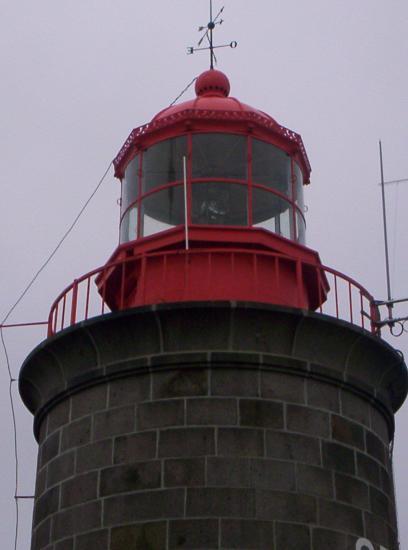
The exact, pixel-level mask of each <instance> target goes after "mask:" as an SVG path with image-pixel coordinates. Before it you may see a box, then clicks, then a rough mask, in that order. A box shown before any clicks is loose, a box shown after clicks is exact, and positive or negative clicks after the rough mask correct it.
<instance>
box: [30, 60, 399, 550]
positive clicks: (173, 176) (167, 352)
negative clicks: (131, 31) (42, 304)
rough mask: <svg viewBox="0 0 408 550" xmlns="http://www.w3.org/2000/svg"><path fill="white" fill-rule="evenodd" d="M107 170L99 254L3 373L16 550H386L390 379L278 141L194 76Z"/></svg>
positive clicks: (391, 512) (389, 549) (287, 147)
mask: <svg viewBox="0 0 408 550" xmlns="http://www.w3.org/2000/svg"><path fill="white" fill-rule="evenodd" d="M114 165H115V175H116V176H117V178H118V180H120V182H121V190H122V191H121V217H120V227H119V243H118V246H117V248H116V250H114V251H113V253H112V255H111V256H110V258H109V259H108V260H107V262H106V264H105V265H104V266H102V267H100V268H96V269H95V270H93V271H92V272H91V273H87V274H86V275H84V276H81V277H79V278H78V279H76V280H75V281H74V282H73V283H72V284H70V285H69V286H68V287H67V288H66V289H65V290H64V291H63V292H62V293H61V294H60V296H58V297H57V299H56V300H55V302H54V304H53V305H52V307H51V311H50V316H49V325H48V337H47V339H46V340H45V341H43V342H42V343H41V344H40V345H39V346H38V347H37V348H35V349H34V350H33V351H32V353H31V354H30V355H29V356H28V358H27V359H26V361H25V362H24V364H23V366H22V369H21V373H20V380H19V387H20V394H21V397H22V399H23V401H24V403H25V404H26V406H27V407H28V409H29V410H30V411H31V412H32V413H33V415H34V434H35V437H36V438H37V440H38V443H39V454H38V470H37V483H36V492H35V495H36V498H35V507H34V517H33V538H32V546H31V549H32V550H43V549H44V550H45V549H49V548H53V549H55V550H85V549H89V548H92V547H95V548H98V550H130V549H132V550H133V549H137V550H139V549H140V550H147V549H154V550H161V549H163V550H167V549H173V548H180V549H182V548H185V549H193V548H194V549H231V548H234V549H241V550H244V549H249V548H251V549H268V550H290V549H296V550H323V549H327V548H330V549H332V550H346V549H353V550H354V549H356V550H396V549H397V548H398V534H397V525H396V511H395V497H394V487H393V475H392V462H391V454H390V448H391V446H392V441H393V437H394V414H395V413H396V411H397V410H398V408H399V407H400V406H401V404H402V403H403V401H404V399H405V397H406V394H407V373H406V366H405V364H404V361H403V359H402V357H401V356H400V354H399V353H398V352H397V351H396V350H394V349H393V348H392V347H391V346H389V345H388V344H387V343H386V342H385V341H384V340H382V338H381V334H380V333H379V331H378V322H377V321H378V312H377V309H376V307H375V303H374V300H373V299H372V296H371V295H370V294H369V292H367V291H366V290H365V289H364V288H363V287H362V286H361V285H360V284H359V283H358V282H356V281H354V280H352V279H351V278H350V277H348V276H347V275H343V274H341V273H339V272H338V271H335V270H333V269H331V268H329V267H327V266H324V265H323V264H322V262H321V260H320V257H319V254H318V253H317V252H316V251H315V250H313V249H312V248H309V247H308V246H306V219H305V208H304V204H303V190H304V187H305V186H306V185H308V184H309V182H310V172H311V168H310V164H309V160H308V157H307V153H306V150H305V147H304V144H303V141H302V139H301V137H300V135H299V134H297V133H295V132H293V131H292V130H289V129H288V128H285V127H283V126H282V125H280V124H279V123H278V122H277V121H276V120H274V119H273V118H272V117H271V116H270V115H268V114H266V113H264V112H262V111H260V110H258V109H256V108H253V107H251V106H249V105H247V104H246V103H243V102H242V101H241V100H239V99H237V98H235V97H233V96H232V95H231V91H230V82H229V79H228V77H227V76H226V75H225V74H223V73H222V72H220V71H218V70H215V69H211V70H209V71H206V72H204V73H203V74H201V75H200V76H199V78H198V79H197V81H196V86H195V98H194V99H192V100H190V101H187V102H184V103H180V104H178V105H175V106H172V107H169V108H167V109H164V110H162V111H161V112H159V113H158V114H157V115H156V116H155V117H154V118H153V119H152V120H151V121H150V122H149V123H147V124H146V125H144V126H141V127H139V128H136V129H135V130H133V131H132V133H131V134H130V136H129V138H128V139H127V140H126V142H125V144H124V145H123V147H122V148H121V150H120V152H119V153H118V155H117V157H116V158H115V161H114ZM112 215H113V214H112Z"/></svg>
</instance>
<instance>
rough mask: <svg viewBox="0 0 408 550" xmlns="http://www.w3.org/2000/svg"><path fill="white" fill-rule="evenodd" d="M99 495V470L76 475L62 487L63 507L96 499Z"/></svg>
mask: <svg viewBox="0 0 408 550" xmlns="http://www.w3.org/2000/svg"><path fill="white" fill-rule="evenodd" d="M97 496H98V472H90V473H87V474H83V475H80V476H75V477H74V478H72V479H69V480H68V481H65V482H64V483H63V484H62V487H61V508H67V507H70V506H75V505H77V504H82V503H84V502H87V501H89V500H94V499H96V498H97Z"/></svg>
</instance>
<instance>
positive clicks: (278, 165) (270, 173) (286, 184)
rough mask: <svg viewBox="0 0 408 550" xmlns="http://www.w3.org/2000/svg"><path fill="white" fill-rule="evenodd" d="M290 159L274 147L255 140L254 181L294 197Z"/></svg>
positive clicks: (253, 153) (253, 150)
mask: <svg viewBox="0 0 408 550" xmlns="http://www.w3.org/2000/svg"><path fill="white" fill-rule="evenodd" d="M290 164H291V162H290V157H289V155H288V154H287V153H285V152H284V151H281V150H280V149H278V148H277V147H275V146H274V145H271V144H270V143H266V142H265V141H260V140H259V139H254V140H253V142H252V181H253V182H254V183H259V184H262V185H265V186H266V187H270V188H271V189H276V191H279V192H280V193H282V194H283V195H286V196H287V197H291V196H292V182H291V168H290Z"/></svg>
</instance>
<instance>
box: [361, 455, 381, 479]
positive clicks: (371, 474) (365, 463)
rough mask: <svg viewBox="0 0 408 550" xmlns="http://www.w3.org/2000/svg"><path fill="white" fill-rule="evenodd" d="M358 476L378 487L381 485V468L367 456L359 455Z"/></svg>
mask: <svg viewBox="0 0 408 550" xmlns="http://www.w3.org/2000/svg"><path fill="white" fill-rule="evenodd" d="M357 475H358V477H361V478H362V479H364V480H366V481H369V482H370V483H373V484H374V485H376V486H377V487H380V485H381V480H380V466H379V464H378V463H377V462H376V461H375V460H373V459H372V458H371V457H369V456H368V455H366V454H363V453H357Z"/></svg>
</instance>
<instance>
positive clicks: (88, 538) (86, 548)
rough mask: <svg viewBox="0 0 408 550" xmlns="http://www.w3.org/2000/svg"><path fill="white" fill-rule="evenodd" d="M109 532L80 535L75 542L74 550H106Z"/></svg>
mask: <svg viewBox="0 0 408 550" xmlns="http://www.w3.org/2000/svg"><path fill="white" fill-rule="evenodd" d="M108 544H109V531H108V530H107V529H101V530H99V531H93V532H92V533H87V534H86V535H80V536H79V537H78V538H77V540H76V546H75V550H90V549H91V548H93V549H95V550H108V549H109V546H108Z"/></svg>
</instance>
